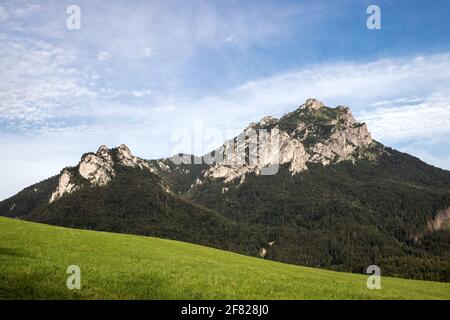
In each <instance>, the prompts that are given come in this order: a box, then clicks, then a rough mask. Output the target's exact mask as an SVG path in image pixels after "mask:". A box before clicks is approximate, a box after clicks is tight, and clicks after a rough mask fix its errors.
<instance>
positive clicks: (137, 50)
mask: <svg viewBox="0 0 450 320" xmlns="http://www.w3.org/2000/svg"><path fill="white" fill-rule="evenodd" d="M71 4H76V5H78V6H79V7H80V9H81V29H80V30H69V29H67V27H66V20H67V18H68V17H69V15H68V14H67V13H66V9H67V7H68V6H69V5H71ZM370 4H376V5H378V6H379V7H380V9H381V27H382V28H381V30H369V29H368V28H367V27H366V19H367V18H368V16H369V15H368V14H367V13H366V9H367V7H368V6H369V5H370ZM0 70H1V73H0V146H1V149H2V152H1V153H0V164H1V166H0V181H2V183H1V184H0V199H2V198H6V197H8V196H11V195H13V194H14V193H16V192H17V191H19V190H21V189H22V188H24V187H26V186H28V185H29V184H31V183H34V182H37V181H39V180H42V179H44V178H46V177H48V176H51V175H54V174H57V173H58V172H59V170H60V169H61V168H63V167H64V166H67V165H75V164H76V163H77V162H78V160H79V157H80V155H81V154H83V153H84V152H87V151H95V150H96V149H97V147H98V146H99V145H101V144H106V145H108V146H111V147H112V146H115V145H118V144H120V143H126V144H127V145H129V147H130V148H131V150H132V151H133V152H134V153H135V154H136V155H138V156H141V157H144V158H155V157H165V156H169V155H171V154H173V153H175V152H179V151H184V152H194V153H197V154H200V153H201V152H206V151H208V150H210V149H212V148H213V147H215V146H217V145H219V144H220V143H221V142H222V141H223V140H224V139H225V138H228V137H230V136H232V135H233V134H235V133H237V132H239V131H240V130H241V129H243V128H244V127H245V126H246V125H247V124H248V123H249V122H251V121H257V120H258V119H260V118H261V117H263V116H265V115H273V116H281V115H282V114H284V113H286V112H288V111H292V110H294V109H295V108H296V107H298V106H299V105H300V104H301V103H302V102H304V101H305V100H306V99H307V98H309V97H316V98H318V99H320V100H322V101H323V102H325V103H326V104H327V105H329V106H336V105H348V106H350V107H351V109H352V110H353V113H354V115H355V116H356V118H357V119H358V120H361V121H366V122H367V123H368V126H369V130H370V131H371V133H372V136H373V137H374V138H375V139H377V140H379V141H381V142H382V143H384V144H386V145H389V146H392V147H395V148H397V149H399V150H401V151H405V152H408V153H411V154H413V155H415V156H418V157H419V158H421V159H423V160H424V161H426V162H428V163H431V164H434V165H436V166H439V167H441V168H446V169H450V142H449V141H450V139H449V137H450V2H448V1H445V0H443V1H418V0H416V1H400V0H395V1H393V0H392V1H356V0H355V1H346V0H342V1H261V0H258V1H212V0H211V1H186V0H185V1H126V2H125V1H95V2H94V1H0ZM199 141H200V142H199Z"/></svg>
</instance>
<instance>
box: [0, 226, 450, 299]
mask: <svg viewBox="0 0 450 320" xmlns="http://www.w3.org/2000/svg"><path fill="white" fill-rule="evenodd" d="M69 265H78V266H79V267H80V268H81V286H82V287H81V290H69V289H67V287H66V280H67V278H68V276H69V275H68V274H66V269H67V267H68V266H69ZM366 280H367V276H365V275H357V274H349V273H340V272H332V271H327V270H321V269H313V268H305V267H300V266H294V265H288V264H283V263H277V262H272V261H267V260H262V259H257V258H252V257H247V256H242V255H239V254H234V253H230V252H226V251H221V250H216V249H211V248H206V247H202V246H197V245H193V244H189V243H183V242H178V241H171V240H163V239H157V238H150V237H139V236H131V235H122V234H113V233H104V232H95V231H83V230H73V229H65V228H60V227H54V226H48V225H43V224H37V223H31V222H25V221H20V220H13V219H7V218H0V298H1V299H450V283H437V282H427V281H413V280H404V279H395V278H388V277H382V282H381V285H382V289H380V290H369V289H367V287H366Z"/></svg>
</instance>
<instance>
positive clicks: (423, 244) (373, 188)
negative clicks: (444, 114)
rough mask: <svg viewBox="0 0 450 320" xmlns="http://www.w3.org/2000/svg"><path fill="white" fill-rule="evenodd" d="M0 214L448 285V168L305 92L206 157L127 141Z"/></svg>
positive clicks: (26, 193)
mask: <svg viewBox="0 0 450 320" xmlns="http://www.w3.org/2000/svg"><path fill="white" fill-rule="evenodd" d="M0 214H1V215H4V216H8V217H17V218H21V219H26V220H32V221H39V222H45V223H49V224H55V225H62V226H70V227H77V228H89V229H96V230H104V231H113V232H123V233H133V234H140V235H152V236H159V237H166V238H171V239H176V240H183V241H189V242H193V243H199V244H204V245H209V246H213V247H216V248H222V249H227V250H232V251H236V252H240V253H245V254H248V255H254V256H260V257H262V258H265V259H273V260H277V261H282V262H288V263H294V264H300V265H305V266H314V267H323V268H329V269H333V270H339V271H350V272H358V273H361V272H365V269H366V268H367V266H369V265H372V264H377V265H379V266H380V267H381V269H382V272H383V274H387V275H394V276H402V277H408V278H416V279H429V280H439V281H450V271H449V270H450V228H449V225H450V172H448V171H445V170H442V169H439V168H436V167H433V166H430V165H427V164H426V163H424V162H422V161H421V160H419V159H417V158H415V157H413V156H410V155H408V154H405V153H401V152H398V151H396V150H394V149H391V148H389V147H386V146H384V145H382V144H381V143H379V142H377V141H375V140H373V139H372V137H371V135H370V133H369V131H368V128H367V126H366V124H364V123H359V122H357V121H356V120H355V119H354V117H353V115H352V113H351V110H350V109H349V108H348V107H345V106H338V107H336V108H329V107H327V106H325V105H324V104H323V103H322V102H320V101H318V100H316V99H308V100H307V101H306V102H305V103H304V104H302V105H301V106H300V107H299V108H297V109H296V110H295V111H293V112H291V113H288V114H286V115H284V116H283V117H281V118H280V119H276V118H272V117H264V118H263V119H261V120H260V121H259V122H257V123H251V124H250V125H249V126H248V127H247V128H245V129H244V131H243V132H242V133H241V134H240V135H238V136H236V137H234V138H233V139H230V140H228V141H226V142H225V143H224V144H223V145H222V146H221V147H219V148H217V149H216V150H214V151H212V152H210V153H208V154H206V155H204V156H203V157H196V156H193V155H174V156H173V157H171V158H165V159H157V160H144V159H141V158H138V157H135V156H133V155H132V153H131V152H130V150H129V149H128V148H127V147H126V146H125V145H121V146H119V147H117V148H114V149H108V148H107V147H105V146H102V147H100V148H99V149H98V151H97V152H96V153H88V154H85V155H83V157H82V158H81V161H80V163H79V164H78V165H77V166H75V167H71V168H65V169H63V170H62V171H61V173H60V174H59V175H58V176H55V177H52V178H50V179H47V180H45V181H42V182H40V183H38V184H35V185H33V186H31V187H29V188H26V189H24V190H23V191H21V192H20V193H18V194H17V195H15V196H13V197H12V198H10V199H7V200H5V201H3V202H1V203H0Z"/></svg>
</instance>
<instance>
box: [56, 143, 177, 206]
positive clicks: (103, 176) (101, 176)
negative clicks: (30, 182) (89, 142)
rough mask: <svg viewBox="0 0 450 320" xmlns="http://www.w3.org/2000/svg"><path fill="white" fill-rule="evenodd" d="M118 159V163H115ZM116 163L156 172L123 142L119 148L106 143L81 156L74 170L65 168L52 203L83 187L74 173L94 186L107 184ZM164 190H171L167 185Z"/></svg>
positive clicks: (114, 173)
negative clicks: (94, 151) (77, 183)
mask: <svg viewBox="0 0 450 320" xmlns="http://www.w3.org/2000/svg"><path fill="white" fill-rule="evenodd" d="M115 161H116V163H115ZM115 165H121V166H127V167H132V168H139V169H143V170H148V171H150V172H153V173H155V172H156V170H155V169H154V168H153V167H152V166H151V165H150V164H149V163H148V162H147V161H145V160H143V159H141V158H138V157H135V156H133V155H132V154H131V151H130V149H129V148H128V147H127V146H126V145H124V144H121V145H120V146H118V147H117V149H112V150H110V149H108V148H107V147H106V146H105V145H102V146H100V148H98V150H97V152H96V153H88V154H86V155H84V156H83V157H82V158H81V161H80V162H79V164H78V166H77V167H75V168H74V169H73V170H77V171H76V172H74V171H72V173H71V171H69V170H64V171H63V173H62V174H61V176H60V178H59V185H58V187H57V188H56V190H55V191H54V192H53V194H52V196H51V198H50V201H49V202H50V203H51V202H53V201H55V200H57V199H59V198H60V197H61V196H62V195H63V194H66V193H71V192H74V191H76V190H78V189H79V188H81V187H82V184H80V185H76V184H75V182H73V181H74V179H73V174H79V175H80V176H81V177H82V178H84V179H85V180H87V181H88V182H89V184H90V185H92V186H100V187H102V186H105V185H107V184H108V183H109V182H111V180H112V179H113V178H114V177H115V176H116V170H115V169H114V167H115ZM162 187H163V188H164V190H169V188H168V187H167V186H165V185H163V186H162Z"/></svg>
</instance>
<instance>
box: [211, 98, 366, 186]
mask: <svg viewBox="0 0 450 320" xmlns="http://www.w3.org/2000/svg"><path fill="white" fill-rule="evenodd" d="M261 131H265V132H261ZM372 142H373V141H372V138H371V136H370V133H369V131H368V129H367V126H366V124H365V123H359V122H357V121H356V120H355V118H354V117H353V115H352V112H351V111H350V108H348V107H345V106H338V107H336V108H328V107H326V106H325V104H324V103H322V102H321V101H319V100H317V99H313V98H311V99H308V100H306V102H305V103H304V104H302V105H301V106H300V107H299V108H298V109H297V110H295V111H294V112H290V113H287V114H286V115H284V116H283V117H282V118H281V119H277V118H273V117H264V118H262V119H261V120H260V121H259V122H257V123H253V122H252V123H250V125H249V126H248V127H247V128H246V129H245V130H244V131H243V132H242V133H241V134H240V135H239V136H238V137H236V138H234V139H230V140H228V141H227V142H225V144H224V145H223V146H222V147H220V148H219V149H217V150H215V154H223V158H221V157H218V158H216V162H215V164H214V166H212V167H211V168H209V169H208V170H207V171H206V172H205V174H204V177H213V178H220V179H224V180H225V182H230V181H233V180H235V179H237V178H239V177H242V176H245V175H246V174H248V173H250V172H254V173H256V174H260V173H261V171H262V170H264V168H267V167H269V166H274V165H282V164H289V170H290V171H291V173H292V174H293V175H294V174H297V173H299V172H301V171H304V170H307V169H308V163H320V164H322V165H329V164H331V163H337V162H340V161H343V160H352V161H354V160H355V158H358V156H356V155H355V153H356V151H357V150H358V148H360V147H363V148H364V147H368V146H370V145H371V144H372ZM217 159H218V161H217ZM252 160H256V161H252Z"/></svg>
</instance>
